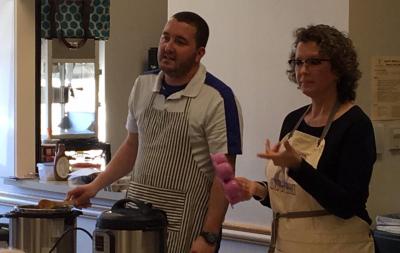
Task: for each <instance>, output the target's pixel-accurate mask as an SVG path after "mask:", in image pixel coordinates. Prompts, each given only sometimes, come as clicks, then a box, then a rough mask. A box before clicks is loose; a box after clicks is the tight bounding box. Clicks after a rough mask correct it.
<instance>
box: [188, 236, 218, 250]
mask: <svg viewBox="0 0 400 253" xmlns="http://www.w3.org/2000/svg"><path fill="white" fill-rule="evenodd" d="M214 252H215V245H210V244H208V243H207V242H206V240H205V239H204V238H203V237H202V236H198V237H197V238H196V240H194V242H193V243H192V248H191V249H190V253H214Z"/></svg>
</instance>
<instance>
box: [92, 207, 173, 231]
mask: <svg viewBox="0 0 400 253" xmlns="http://www.w3.org/2000/svg"><path fill="white" fill-rule="evenodd" d="M130 202H132V203H135V204H136V206H137V207H136V208H135V207H126V203H130ZM166 226H167V216H166V214H165V212H164V211H162V210H160V209H157V208H153V207H152V205H151V203H145V202H143V201H140V200H136V199H121V200H119V201H117V202H116V203H115V204H114V205H113V207H112V208H111V210H109V211H104V212H103V213H102V214H101V215H100V216H99V217H98V218H97V222H96V227H97V228H100V229H112V230H143V231H146V230H160V229H163V228H165V227H166Z"/></svg>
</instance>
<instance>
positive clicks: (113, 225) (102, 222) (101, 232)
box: [93, 199, 167, 253]
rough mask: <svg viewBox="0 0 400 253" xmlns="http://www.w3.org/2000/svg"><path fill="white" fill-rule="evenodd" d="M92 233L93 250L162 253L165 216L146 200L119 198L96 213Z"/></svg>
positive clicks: (116, 252)
mask: <svg viewBox="0 0 400 253" xmlns="http://www.w3.org/2000/svg"><path fill="white" fill-rule="evenodd" d="M127 203H134V204H135V205H136V206H137V208H131V207H126V204H127ZM93 235H94V236H93V253H131V252H135V253H165V252H167V250H166V249H167V216H166V214H165V212H164V211H162V210H160V209H156V208H152V205H151V204H150V203H145V202H142V201H139V200H136V199H121V200H119V201H117V202H116V203H115V204H114V205H113V206H112V208H111V210H109V211H104V212H103V213H101V214H100V215H99V217H98V218H97V222H96V229H95V230H94V232H93Z"/></svg>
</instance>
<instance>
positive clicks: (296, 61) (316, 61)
mask: <svg viewBox="0 0 400 253" xmlns="http://www.w3.org/2000/svg"><path fill="white" fill-rule="evenodd" d="M323 61H330V60H329V59H320V58H307V59H304V60H300V59H290V60H289V64H290V65H291V66H294V67H296V68H299V67H301V66H303V65H304V64H307V66H317V65H320V64H321V63H322V62H323Z"/></svg>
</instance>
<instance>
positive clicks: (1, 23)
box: [0, 0, 15, 176]
mask: <svg viewBox="0 0 400 253" xmlns="http://www.w3.org/2000/svg"><path fill="white" fill-rule="evenodd" d="M0 6H1V8H0V31H1V33H2V39H1V46H0V90H1V92H0V176H9V175H12V174H13V171H14V147H15V145H14V132H15V130H14V119H15V117H14V103H15V100H14V94H15V91H14V74H15V71H14V0H0Z"/></svg>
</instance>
